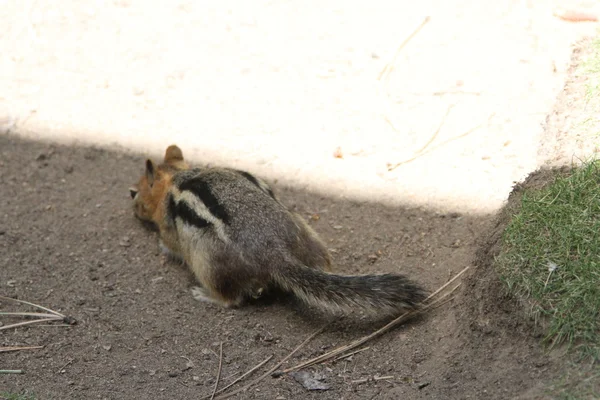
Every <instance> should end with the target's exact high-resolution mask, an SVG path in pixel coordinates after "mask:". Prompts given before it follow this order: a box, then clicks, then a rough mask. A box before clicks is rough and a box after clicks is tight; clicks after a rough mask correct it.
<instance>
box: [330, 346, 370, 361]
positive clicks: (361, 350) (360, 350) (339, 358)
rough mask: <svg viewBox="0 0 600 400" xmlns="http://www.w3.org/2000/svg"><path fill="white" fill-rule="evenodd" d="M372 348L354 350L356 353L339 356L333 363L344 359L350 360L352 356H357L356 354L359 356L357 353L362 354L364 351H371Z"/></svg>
mask: <svg viewBox="0 0 600 400" xmlns="http://www.w3.org/2000/svg"><path fill="white" fill-rule="evenodd" d="M370 348H371V347H370V346H367V347H363V348H362V349H358V350H354V351H353V352H351V353H348V354H344V355H343V356H339V357H338V358H336V359H334V360H333V361H331V362H336V361H339V360H342V359H344V358H348V357H350V356H353V355H355V354H357V353H362V352H363V351H365V350H369V349H370Z"/></svg>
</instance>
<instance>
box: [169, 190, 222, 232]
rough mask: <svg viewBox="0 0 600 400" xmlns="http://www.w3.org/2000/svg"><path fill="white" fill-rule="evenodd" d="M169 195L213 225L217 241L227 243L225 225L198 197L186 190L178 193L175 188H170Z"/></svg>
mask: <svg viewBox="0 0 600 400" xmlns="http://www.w3.org/2000/svg"><path fill="white" fill-rule="evenodd" d="M171 194H172V195H173V199H174V200H175V202H177V203H178V202H180V201H183V202H185V203H186V204H187V205H188V206H189V207H190V208H191V209H193V210H194V212H196V213H197V214H198V216H199V217H200V218H203V219H205V220H206V221H208V222H210V223H211V224H213V226H214V229H215V232H216V233H217V236H218V237H219V239H221V240H222V241H224V242H225V243H229V236H227V234H226V233H225V224H224V223H223V221H221V220H220V219H219V218H217V217H215V216H214V215H213V214H212V213H211V212H210V211H209V210H208V208H207V207H206V205H205V204H204V203H203V202H202V200H200V199H199V198H198V196H196V195H194V194H193V193H192V192H190V191H187V190H184V191H180V190H179V189H177V187H175V186H173V187H172V188H171Z"/></svg>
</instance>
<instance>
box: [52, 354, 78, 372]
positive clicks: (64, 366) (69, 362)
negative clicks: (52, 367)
mask: <svg viewBox="0 0 600 400" xmlns="http://www.w3.org/2000/svg"><path fill="white" fill-rule="evenodd" d="M73 360H74V358H71V359H70V360H69V361H68V362H67V363H66V364H65V365H63V366H62V367H60V368H59V369H58V371H56V373H57V374H58V373H59V372H60V371H62V370H63V369H65V368H67V367H68V366H69V365H71V363H72V362H73Z"/></svg>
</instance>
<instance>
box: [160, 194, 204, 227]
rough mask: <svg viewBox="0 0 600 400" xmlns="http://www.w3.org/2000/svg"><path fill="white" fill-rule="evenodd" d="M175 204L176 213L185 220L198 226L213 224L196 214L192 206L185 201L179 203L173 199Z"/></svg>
mask: <svg viewBox="0 0 600 400" xmlns="http://www.w3.org/2000/svg"><path fill="white" fill-rule="evenodd" d="M171 200H173V199H172V198H171ZM173 205H174V206H175V215H177V216H178V217H179V218H181V219H182V220H183V222H186V223H188V224H191V225H194V226H195V227H197V228H206V227H209V226H211V225H212V224H211V223H210V222H208V221H207V220H205V219H204V218H202V217H201V216H199V215H198V214H196V212H195V211H194V210H193V209H192V207H190V206H188V205H187V203H186V202H185V201H180V202H179V203H177V204H175V201H173ZM169 207H170V205H169Z"/></svg>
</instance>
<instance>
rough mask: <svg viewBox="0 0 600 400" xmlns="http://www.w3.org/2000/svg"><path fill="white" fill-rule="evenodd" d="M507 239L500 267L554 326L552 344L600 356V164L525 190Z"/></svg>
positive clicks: (594, 358) (519, 292) (591, 356)
mask: <svg viewBox="0 0 600 400" xmlns="http://www.w3.org/2000/svg"><path fill="white" fill-rule="evenodd" d="M503 239H504V243H503V250H502V252H501V254H500V255H499V256H498V257H497V259H496V266H497V268H498V271H499V273H500V275H501V277H502V279H503V280H504V281H505V282H506V283H507V285H508V287H509V289H510V290H511V291H512V292H513V293H516V294H517V295H519V296H521V297H524V298H527V299H528V300H529V303H530V304H532V311H533V313H534V315H535V316H536V317H537V319H538V320H542V321H543V322H544V324H545V325H546V324H547V335H546V336H545V338H544V340H545V342H546V343H548V344H549V345H550V346H554V345H558V344H561V343H567V344H568V345H569V348H571V349H573V348H576V349H577V350H578V352H577V353H576V354H578V355H580V356H581V360H583V359H588V360H589V359H591V360H592V361H596V362H597V361H598V360H600V162H598V161H596V162H589V163H585V164H584V165H582V166H581V167H579V168H576V169H574V170H572V171H571V172H570V173H569V174H567V175H565V176H561V175H557V177H556V178H555V180H554V182H552V183H551V184H549V185H547V186H546V187H545V188H543V189H541V190H527V189H526V190H525V191H524V192H523V194H522V198H521V204H520V207H518V208H517V210H516V211H515V212H514V215H513V216H512V218H511V221H510V222H509V224H508V226H507V228H506V231H505V233H504V238H503Z"/></svg>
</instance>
